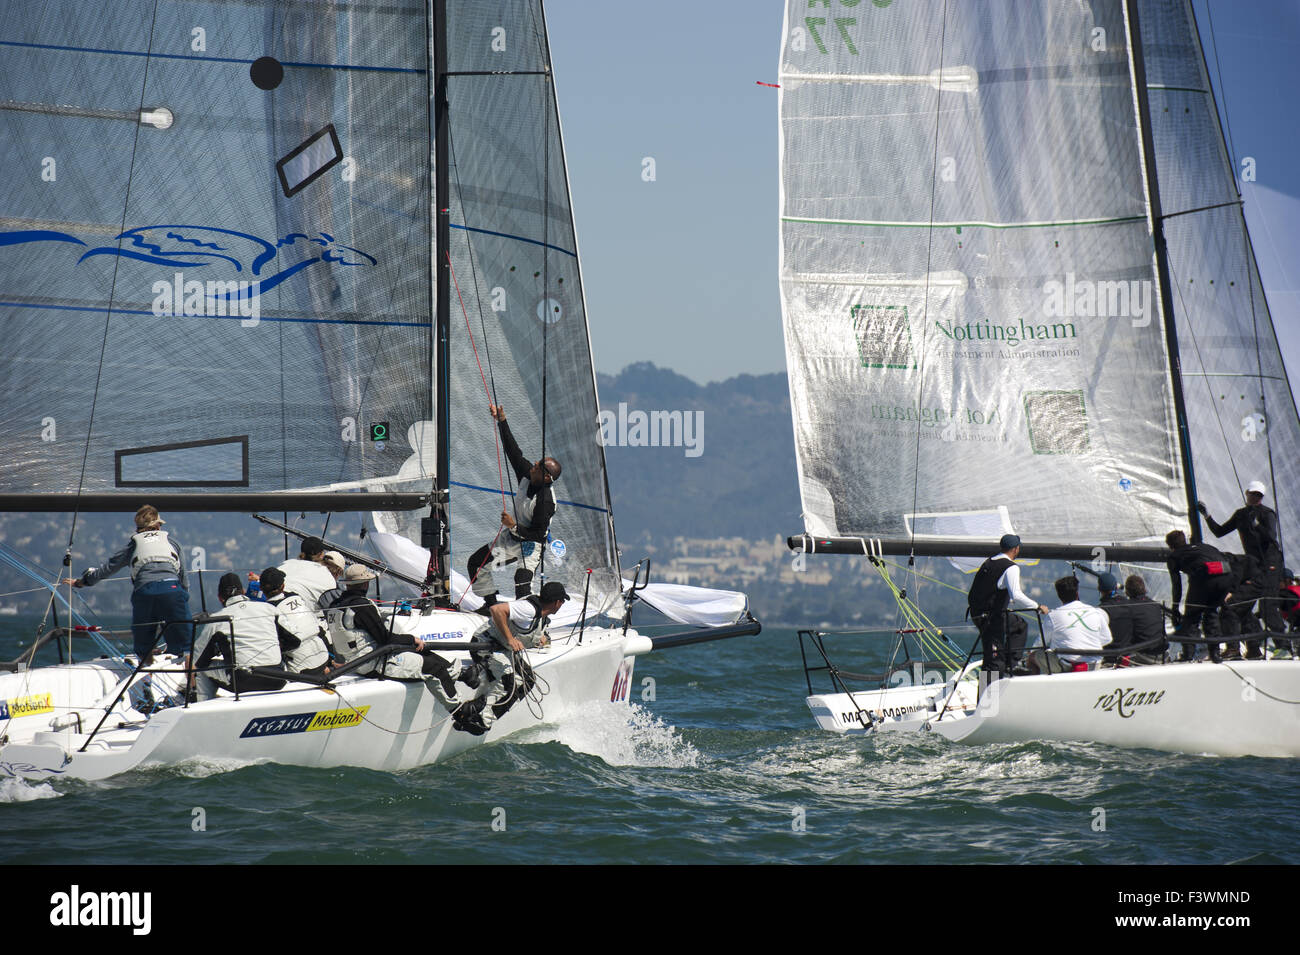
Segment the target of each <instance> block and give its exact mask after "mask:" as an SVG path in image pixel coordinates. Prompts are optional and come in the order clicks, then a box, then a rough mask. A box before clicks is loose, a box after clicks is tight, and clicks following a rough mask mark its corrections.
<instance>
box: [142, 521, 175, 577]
mask: <svg viewBox="0 0 1300 955" xmlns="http://www.w3.org/2000/svg"><path fill="white" fill-rule="evenodd" d="M131 543H133V544H134V545H135V549H134V550H133V551H132V552H131V579H132V580H135V578H136V575H137V574H139V573H140V571H141V570H142V569H144V566H145V565H146V564H167V565H168V566H170V567H171V568H172V572H173V573H176V574H179V573H180V571H181V555H180V552H179V551H177V550H176V545H174V544H173V543H172V542H171V541H170V540H169V539H168V537H167V532H166V531H140V532H139V533H136V534H132V535H131Z"/></svg>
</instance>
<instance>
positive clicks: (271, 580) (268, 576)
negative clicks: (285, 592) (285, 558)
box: [257, 567, 284, 593]
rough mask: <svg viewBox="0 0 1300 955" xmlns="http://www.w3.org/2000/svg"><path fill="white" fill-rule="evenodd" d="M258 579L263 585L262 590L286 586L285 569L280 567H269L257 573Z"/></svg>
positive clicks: (278, 588) (264, 591)
mask: <svg viewBox="0 0 1300 955" xmlns="http://www.w3.org/2000/svg"><path fill="white" fill-rule="evenodd" d="M257 579H258V581H259V582H260V583H261V585H262V592H263V593H266V591H268V590H280V589H282V588H283V587H284V571H282V570H281V569H280V568H279V567H268V568H266V570H264V571H262V572H261V573H260V574H258V575H257Z"/></svg>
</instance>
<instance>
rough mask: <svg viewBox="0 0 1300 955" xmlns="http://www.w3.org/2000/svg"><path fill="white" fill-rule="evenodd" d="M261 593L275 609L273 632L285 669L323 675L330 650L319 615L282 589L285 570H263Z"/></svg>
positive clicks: (326, 667) (298, 597)
mask: <svg viewBox="0 0 1300 955" xmlns="http://www.w3.org/2000/svg"><path fill="white" fill-rule="evenodd" d="M261 580H262V593H263V594H265V596H266V602H267V603H269V604H270V605H271V606H272V607H274V608H275V629H276V632H277V634H278V635H279V638H280V652H281V655H282V657H283V660H284V668H285V669H286V670H289V671H290V672H293V673H324V672H325V671H326V670H327V669H328V668H329V661H330V651H329V647H328V646H326V644H325V640H324V639H323V638H324V635H325V628H324V626H323V625H322V624H323V622H324V621H323V619H322V617H321V615H320V613H319V612H318V611H317V610H316V609H315V608H314V607H309V606H308V605H307V601H305V600H303V599H302V597H300V596H298V595H297V594H291V593H288V592H287V591H285V589H284V571H282V570H281V569H280V568H278V567H268V568H266V570H264V571H262V575H261Z"/></svg>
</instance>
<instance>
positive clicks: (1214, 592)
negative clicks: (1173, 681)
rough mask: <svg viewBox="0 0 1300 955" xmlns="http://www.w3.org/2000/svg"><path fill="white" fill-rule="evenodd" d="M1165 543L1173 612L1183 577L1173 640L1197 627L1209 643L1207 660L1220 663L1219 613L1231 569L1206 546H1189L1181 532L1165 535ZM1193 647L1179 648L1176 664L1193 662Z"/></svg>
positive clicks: (1229, 585)
mask: <svg viewBox="0 0 1300 955" xmlns="http://www.w3.org/2000/svg"><path fill="white" fill-rule="evenodd" d="M1165 543H1166V544H1167V545H1169V549H1170V550H1171V551H1173V553H1172V554H1170V555H1169V561H1168V564H1167V566H1168V567H1169V579H1170V581H1171V582H1172V584H1173V590H1174V593H1173V605H1174V608H1175V612H1176V610H1177V607H1178V601H1180V600H1182V598H1183V578H1182V575H1183V574H1186V575H1187V581H1188V583H1187V603H1186V604H1185V605H1184V607H1183V612H1182V615H1181V617H1175V618H1174V621H1175V623H1177V624H1178V627H1177V629H1176V630H1175V631H1174V636H1175V637H1186V636H1191V635H1193V634H1195V633H1196V629H1197V626H1198V625H1199V626H1200V628H1201V631H1202V632H1203V633H1204V635H1205V639H1206V640H1209V641H1210V659H1211V660H1213V661H1214V662H1215V663H1218V662H1219V660H1220V653H1219V644H1218V642H1217V640H1218V638H1219V635H1220V634H1219V610H1220V608H1222V607H1223V605H1224V604H1225V603H1227V602H1228V600H1229V599H1230V598H1231V597H1232V585H1233V583H1234V581H1233V578H1232V568H1231V565H1230V564H1229V563H1228V561H1227V559H1226V558H1225V557H1224V556H1223V555H1222V554H1221V553H1219V552H1218V551H1217V550H1215V549H1214V548H1213V547H1211V546H1210V545H1209V544H1189V543H1187V535H1186V534H1184V533H1183V532H1182V531H1170V532H1169V533H1168V534H1166V535H1165ZM1196 656H1197V654H1196V645H1195V644H1192V643H1184V644H1183V652H1182V655H1181V656H1179V658H1178V659H1179V661H1180V662H1183V663H1187V662H1190V661H1192V660H1195V659H1196Z"/></svg>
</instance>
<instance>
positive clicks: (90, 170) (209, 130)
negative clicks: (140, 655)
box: [0, 0, 432, 494]
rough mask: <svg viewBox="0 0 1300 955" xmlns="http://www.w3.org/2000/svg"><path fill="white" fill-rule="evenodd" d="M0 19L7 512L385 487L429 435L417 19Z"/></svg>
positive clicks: (311, 11)
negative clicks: (113, 499)
mask: <svg viewBox="0 0 1300 955" xmlns="http://www.w3.org/2000/svg"><path fill="white" fill-rule="evenodd" d="M5 14H6V15H5V18H4V23H3V24H0V50H2V52H3V55H2V56H0V159H2V160H3V163H4V166H5V168H6V169H7V170H8V173H7V183H6V188H5V191H4V195H3V197H2V198H0V310H3V314H4V317H5V330H6V342H5V348H4V349H3V353H2V354H0V376H2V377H3V379H4V381H5V388H6V407H5V411H6V413H5V415H4V416H3V420H0V448H3V450H4V454H3V455H0V490H3V491H5V492H26V491H33V492H34V491H40V492H44V493H49V492H71V493H77V492H80V493H85V492H93V491H113V490H120V491H126V492H139V493H140V494H145V493H146V492H157V491H158V490H159V489H164V490H167V491H175V490H206V491H213V492H215V491H219V490H221V489H227V490H229V491H232V492H239V493H253V492H269V491H284V490H288V489H294V488H304V487H313V486H320V485H322V484H327V483H332V482H364V481H366V480H368V479H373V478H377V477H381V476H385V475H388V474H391V473H393V472H394V471H395V470H396V469H397V468H398V466H399V465H400V463H401V462H402V461H403V460H404V459H405V458H407V457H408V456H409V455H410V454H411V453H412V449H411V448H410V447H409V446H408V444H407V433H408V428H409V426H410V425H411V424H412V423H414V422H418V421H427V420H429V419H430V418H432V392H431V388H430V385H429V369H430V362H431V358H430V348H431V344H430V342H431V336H430V327H429V312H430V307H431V302H430V280H429V260H428V256H429V248H430V214H429V174H428V158H427V157H428V142H429V133H428V119H427V115H428V111H427V102H428V75H427V73H428V71H427V63H426V59H427V45H426V39H425V38H426V36H427V16H426V11H425V9H424V5H423V4H410V3H407V4H388V5H355V4H340V3H327V2H320V3H275V2H262V3H258V2H245V3H239V4H224V3H208V4H191V3H175V2H161V0H159V2H153V0H127V2H120V3H112V4H90V3H82V2H78V0H57V2H40V3H36V2H25V0H24V2H18V3H13V4H8V5H7V6H6V10H5ZM372 438H387V440H384V441H379V440H371V439H372ZM426 490H427V488H426Z"/></svg>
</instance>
